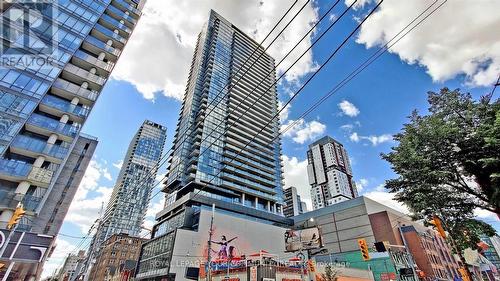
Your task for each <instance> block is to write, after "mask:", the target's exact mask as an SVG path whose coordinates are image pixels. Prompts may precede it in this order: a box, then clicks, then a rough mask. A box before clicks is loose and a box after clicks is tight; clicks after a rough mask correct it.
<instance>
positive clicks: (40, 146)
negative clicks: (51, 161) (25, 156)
mask: <svg viewBox="0 0 500 281" xmlns="http://www.w3.org/2000/svg"><path fill="white" fill-rule="evenodd" d="M12 146H13V147H17V148H22V149H25V150H28V151H33V152H36V153H40V154H45V155H48V156H51V157H54V158H58V159H61V160H62V159H64V157H66V155H67V154H68V149H67V148H64V147H62V146H60V145H55V144H48V143H47V142H45V141H42V140H37V139H34V138H31V137H28V136H23V135H18V136H17V137H16V138H15V139H14V141H13V142H12Z"/></svg>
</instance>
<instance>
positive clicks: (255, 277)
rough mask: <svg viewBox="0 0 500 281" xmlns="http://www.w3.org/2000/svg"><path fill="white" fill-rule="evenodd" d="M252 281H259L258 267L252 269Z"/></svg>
mask: <svg viewBox="0 0 500 281" xmlns="http://www.w3.org/2000/svg"><path fill="white" fill-rule="evenodd" d="M250 281H257V267H256V266H252V267H250Z"/></svg>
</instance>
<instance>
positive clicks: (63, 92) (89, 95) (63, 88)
mask: <svg viewBox="0 0 500 281" xmlns="http://www.w3.org/2000/svg"><path fill="white" fill-rule="evenodd" d="M51 92H52V93H53V94H55V95H58V96H60V97H63V98H66V99H73V98H74V97H78V98H79V99H80V102H81V103H82V104H84V105H88V106H91V105H93V104H94V102H95V101H96V99H97V96H98V95H99V92H97V91H94V90H88V89H85V88H82V87H80V86H78V85H76V84H73V83H71V82H68V81H66V80H63V79H61V78H57V79H56V80H55V81H54V83H53V84H52V91H51Z"/></svg>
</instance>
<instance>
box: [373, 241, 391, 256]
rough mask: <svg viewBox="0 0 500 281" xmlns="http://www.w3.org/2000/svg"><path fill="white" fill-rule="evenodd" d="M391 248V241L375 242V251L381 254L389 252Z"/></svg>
mask: <svg viewBox="0 0 500 281" xmlns="http://www.w3.org/2000/svg"><path fill="white" fill-rule="evenodd" d="M389 246H390V245H389V241H381V242H375V250H377V252H379V253H382V252H387V251H388V250H389Z"/></svg>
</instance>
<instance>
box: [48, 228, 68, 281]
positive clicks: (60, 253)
mask: <svg viewBox="0 0 500 281" xmlns="http://www.w3.org/2000/svg"><path fill="white" fill-rule="evenodd" d="M55 245H56V247H55V249H54V252H53V253H52V255H51V256H50V258H49V259H47V261H46V262H45V264H44V265H43V272H42V276H41V278H42V279H43V278H46V277H49V276H51V275H52V274H53V273H54V272H55V270H58V269H59V268H60V267H62V265H63V264H64V260H65V259H66V257H67V256H68V254H70V253H71V252H73V250H75V243H71V242H68V241H66V240H63V239H61V238H60V237H57V238H56V242H55Z"/></svg>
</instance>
